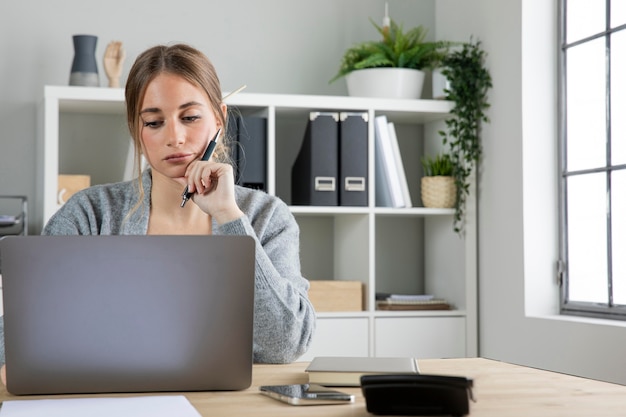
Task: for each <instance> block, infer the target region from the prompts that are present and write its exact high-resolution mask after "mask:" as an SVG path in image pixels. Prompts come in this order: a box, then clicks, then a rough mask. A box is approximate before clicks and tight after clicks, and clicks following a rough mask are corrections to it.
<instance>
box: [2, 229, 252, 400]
mask: <svg viewBox="0 0 626 417" xmlns="http://www.w3.org/2000/svg"><path fill="white" fill-rule="evenodd" d="M0 256H2V278H3V286H4V289H3V297H4V321H5V347H6V364H7V389H8V391H9V392H11V393H13V394H57V393H98V392H147V391H198V390H200V391H204V390H239V389H245V388H247V387H249V386H250V383H251V373H252V343H253V342H252V332H253V312H254V309H253V308H254V264H255V262H254V240H253V239H252V238H251V237H248V236H10V237H6V238H4V239H2V240H0Z"/></svg>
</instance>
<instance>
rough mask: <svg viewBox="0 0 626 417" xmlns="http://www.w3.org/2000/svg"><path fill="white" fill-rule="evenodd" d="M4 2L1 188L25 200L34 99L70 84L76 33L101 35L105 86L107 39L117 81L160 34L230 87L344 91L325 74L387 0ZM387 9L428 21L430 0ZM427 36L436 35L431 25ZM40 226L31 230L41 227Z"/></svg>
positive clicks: (372, 35)
mask: <svg viewBox="0 0 626 417" xmlns="http://www.w3.org/2000/svg"><path fill="white" fill-rule="evenodd" d="M2 3H3V4H2V12H0V194H26V195H27V196H28V197H29V200H30V201H31V202H33V201H34V192H35V167H34V163H35V156H34V153H35V152H36V149H35V137H36V130H35V129H36V123H35V117H36V105H37V103H38V101H39V100H40V98H41V96H42V94H43V86H44V85H46V84H49V85H67V83H68V80H69V72H70V67H71V62H72V58H73V55H74V51H73V46H72V35H73V34H79V33H87V34H93V35H96V36H98V38H99V39H98V47H97V51H96V57H97V59H98V64H99V65H100V68H99V69H100V82H101V84H102V85H103V86H104V85H106V76H105V74H104V70H103V68H102V64H101V61H102V55H103V54H104V50H105V48H106V45H107V43H108V42H110V41H111V40H121V41H122V42H123V43H124V46H125V49H126V51H127V54H128V58H127V61H126V65H125V71H124V73H123V75H122V82H125V81H126V77H127V74H128V70H129V68H130V65H131V63H132V62H133V60H134V59H135V57H136V56H137V54H138V53H139V52H141V51H143V50H144V49H146V48H147V47H149V46H152V45H154V44H157V43H173V42H177V41H182V42H187V43H191V44H192V45H194V46H196V47H198V48H199V49H201V50H202V51H204V52H205V53H206V54H207V55H208V56H209V57H210V58H211V59H212V60H213V63H214V64H215V66H216V68H217V69H218V72H219V73H220V77H221V81H222V87H223V89H224V90H226V91H229V90H234V89H235V88H237V87H239V86H240V85H242V84H247V86H248V87H247V89H246V92H261V93H303V94H340V95H341V94H345V93H346V88H345V82H344V81H343V80H339V81H337V82H335V83H333V84H330V85H329V84H328V81H329V80H330V79H331V78H332V77H333V76H334V75H335V73H336V71H337V69H338V68H339V63H340V58H341V56H342V55H343V52H344V51H345V49H346V48H347V47H348V46H350V45H352V44H353V43H356V42H357V41H364V40H370V39H377V38H378V36H379V35H378V32H377V31H376V29H375V28H374V27H373V26H372V25H371V24H370V22H369V20H368V19H369V18H370V17H371V18H373V19H374V20H375V21H376V22H377V23H378V24H380V23H381V21H382V16H383V13H384V5H385V1H384V0H341V1H337V0H316V1H302V0H300V1H293V0H265V1H255V0H230V1H215V0H188V1H186V2H182V3H181V2H172V1H164V0H151V1H146V0H132V1H128V0H108V1H106V2H100V3H97V2H96V3H94V2H90V1H84V0H63V1H60V2H57V1H42V0H20V1H11V2H2ZM389 8H390V13H391V15H392V17H393V18H394V19H395V20H396V21H398V23H403V24H404V25H405V27H413V26H415V25H417V24H423V25H425V26H426V27H431V26H432V25H433V22H434V0H428V1H413V0H391V1H389ZM430 36H431V38H434V28H433V29H431V33H430ZM31 208H32V207H31ZM31 220H32V222H33V224H38V223H39V219H36V218H34V217H32V216H31ZM38 226H40V225H38ZM34 228H35V226H34ZM36 229H37V230H31V233H38V229H39V227H36Z"/></svg>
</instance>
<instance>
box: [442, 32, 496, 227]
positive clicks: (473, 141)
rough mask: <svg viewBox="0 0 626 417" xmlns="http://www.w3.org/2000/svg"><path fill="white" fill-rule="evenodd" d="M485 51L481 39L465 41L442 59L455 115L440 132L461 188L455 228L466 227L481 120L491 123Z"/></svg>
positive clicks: (447, 93)
mask: <svg viewBox="0 0 626 417" xmlns="http://www.w3.org/2000/svg"><path fill="white" fill-rule="evenodd" d="M485 55H486V54H485V51H484V50H483V49H482V48H481V44H480V41H476V42H473V40H471V39H470V42H468V43H464V44H463V45H462V48H461V49H460V50H455V51H453V52H451V53H449V54H448V55H447V56H446V57H445V58H444V59H443V61H442V64H441V73H442V74H443V75H444V76H445V77H446V78H447V81H448V83H449V87H448V88H447V89H446V90H445V92H446V95H447V99H448V100H451V101H453V102H454V108H453V109H452V110H451V114H452V117H450V118H448V119H446V121H445V124H446V127H447V131H443V130H442V131H439V134H440V135H441V136H442V138H443V143H444V145H446V144H447V145H448V147H449V153H450V155H451V157H452V163H453V165H454V177H455V182H456V186H457V187H456V188H457V199H456V210H455V215H454V230H455V231H456V232H458V233H460V232H461V231H462V230H463V225H464V215H465V202H466V197H467V194H468V193H469V187H470V183H469V178H470V176H471V175H472V172H473V171H474V169H475V168H476V167H477V166H478V164H479V163H480V158H481V154H482V146H481V143H480V134H481V123H482V122H489V118H488V117H487V115H486V114H485V110H487V109H488V108H489V102H488V99H487V92H488V90H489V89H490V88H491V87H492V82H491V75H490V74H489V71H488V70H487V69H486V68H485V63H484V61H485Z"/></svg>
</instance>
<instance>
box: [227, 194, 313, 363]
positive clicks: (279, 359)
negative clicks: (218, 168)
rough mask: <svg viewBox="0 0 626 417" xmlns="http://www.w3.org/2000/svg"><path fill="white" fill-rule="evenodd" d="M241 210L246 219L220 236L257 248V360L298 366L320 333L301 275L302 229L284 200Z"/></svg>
mask: <svg viewBox="0 0 626 417" xmlns="http://www.w3.org/2000/svg"><path fill="white" fill-rule="evenodd" d="M240 206H243V207H242V211H243V212H244V213H246V215H245V216H244V217H242V218H240V219H238V220H235V221H232V222H230V223H226V224H224V225H221V226H219V227H218V230H217V231H216V232H217V233H219V234H229V235H249V236H252V237H253V238H254V239H255V242H256V247H255V249H256V255H255V256H256V261H255V263H256V265H255V271H256V272H255V301H254V320H255V324H254V360H255V362H262V363H288V362H292V361H294V360H296V359H298V358H299V357H300V356H301V355H302V354H304V353H305V352H306V351H307V349H308V348H309V346H310V343H311V340H312V338H313V333H314V330H315V311H314V309H313V306H312V304H311V303H310V301H309V299H308V295H307V292H308V288H309V282H308V280H307V279H305V278H304V277H303V276H302V273H301V271H300V253H299V228H298V224H297V222H296V220H295V219H294V217H293V215H292V214H291V212H290V211H289V208H288V207H287V205H286V204H284V203H283V202H282V201H280V200H278V199H274V198H269V201H268V199H265V201H264V204H262V205H261V206H258V205H257V204H256V203H250V204H247V203H240Z"/></svg>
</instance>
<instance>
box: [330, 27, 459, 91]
mask: <svg viewBox="0 0 626 417" xmlns="http://www.w3.org/2000/svg"><path fill="white" fill-rule="evenodd" d="M370 22H371V23H372V24H373V25H374V27H375V28H376V30H377V31H378V32H379V33H380V35H381V39H380V40H377V41H367V42H362V43H359V44H356V45H354V46H352V47H350V48H349V49H348V50H347V51H346V52H345V53H344V55H343V58H342V60H341V65H340V67H339V71H338V72H337V74H336V75H335V76H334V77H333V78H332V79H331V80H330V82H333V81H335V80H337V79H339V78H341V77H346V82H347V86H348V93H349V94H350V95H352V96H362V97H389V98H414V99H417V98H420V96H421V93H422V86H423V82H424V75H425V74H424V72H423V71H422V70H425V69H433V68H436V67H437V66H438V65H439V64H440V63H441V62H442V60H443V59H444V57H445V56H446V55H447V52H448V49H449V47H450V46H452V45H454V43H452V42H447V41H436V42H428V41H426V40H425V39H426V34H427V30H426V29H425V28H424V27H423V26H422V25H419V26H417V27H414V28H412V29H410V30H408V31H406V32H404V30H403V27H402V25H398V24H397V23H396V22H395V21H394V20H393V19H389V18H387V17H386V18H385V23H384V24H383V26H382V27H381V26H378V25H377V24H376V23H375V22H374V21H373V20H372V19H371V18H370ZM371 77H376V78H375V80H373V78H371ZM381 77H386V78H385V79H386V81H382V80H381Z"/></svg>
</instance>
